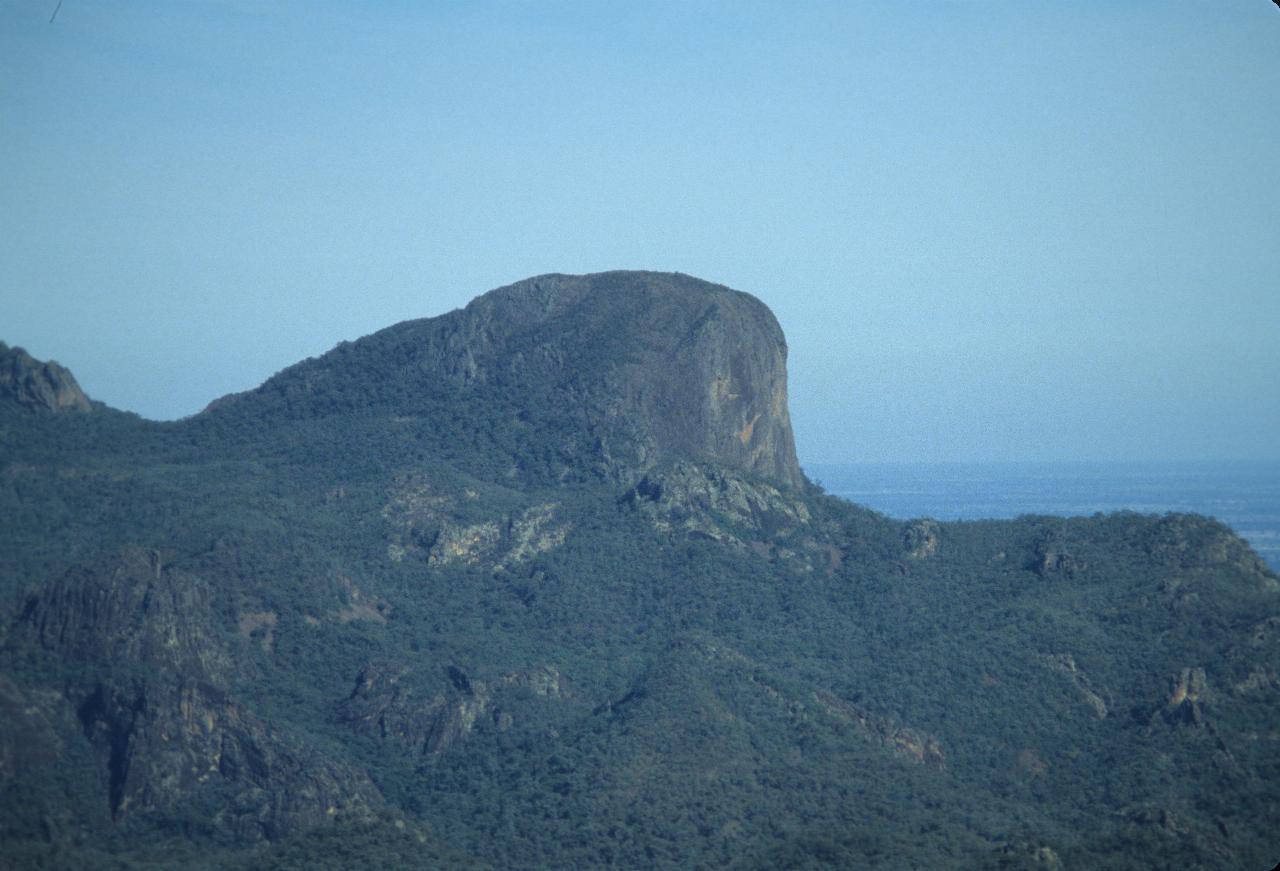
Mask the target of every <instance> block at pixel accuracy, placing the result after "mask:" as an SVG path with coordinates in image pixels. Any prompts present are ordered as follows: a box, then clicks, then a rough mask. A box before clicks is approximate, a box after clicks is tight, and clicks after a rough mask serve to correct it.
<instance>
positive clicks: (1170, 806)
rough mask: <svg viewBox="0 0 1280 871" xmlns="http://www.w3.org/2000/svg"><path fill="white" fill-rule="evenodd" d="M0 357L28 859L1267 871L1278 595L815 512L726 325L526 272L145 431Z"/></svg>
mask: <svg viewBox="0 0 1280 871" xmlns="http://www.w3.org/2000/svg"><path fill="white" fill-rule="evenodd" d="M0 352H2V353H3V354H4V355H5V356H4V357H2V358H0V364H2V365H3V367H4V369H3V371H5V372H13V373H15V374H14V375H13V376H6V377H5V378H4V380H0V511H2V512H3V514H2V516H3V517H5V519H6V522H5V523H4V524H2V525H0V602H2V603H4V608H5V610H4V612H3V614H2V615H0V805H2V806H3V808H2V809H3V814H0V851H2V852H3V855H4V856H5V858H6V860H7V862H8V864H9V865H11V866H13V867H33V868H34V867H39V868H71V867H75V868H81V867H101V866H111V867H126V868H127V867H140V868H141V867H172V866H174V865H177V864H183V865H186V866H189V867H192V868H226V867H245V868H249V867H253V868H259V867H277V868H293V867H298V868H303V867H305V868H326V867H333V868H339V867H341V868H348V867H430V868H439V867H493V868H512V867H521V868H542V867H548V868H552V867H554V868H561V867H603V866H610V865H612V866H620V867H644V868H664V867H669V868H686V867H695V866H696V867H733V868H776V867H833V866H834V867H884V868H912V867H920V868H923V867H929V868H934V867H957V868H983V867H987V868H1053V867H1060V868H1072V867H1088V868H1149V867H1153V866H1156V867H1162V866H1173V865H1175V864H1176V865H1178V866H1179V867H1202V868H1250V867H1257V868H1266V867H1270V866H1271V864H1274V861H1275V859H1276V858H1277V857H1276V855H1275V847H1274V846H1273V844H1272V839H1271V833H1272V832H1273V831H1275V829H1276V827H1277V824H1280V788H1278V787H1277V786H1276V784H1277V783H1280V777H1278V775H1280V770H1278V768H1277V765H1278V763H1280V756H1278V755H1277V753H1276V750H1275V748H1276V747H1277V746H1280V744H1278V743H1277V742H1280V731H1278V730H1277V729H1278V727H1277V724H1278V723H1280V679H1278V678H1277V675H1276V665H1275V663H1276V662H1277V659H1278V654H1280V579H1277V577H1276V576H1275V575H1274V574H1273V573H1272V572H1270V571H1269V570H1268V569H1267V568H1266V567H1265V566H1264V565H1263V564H1262V562H1261V561H1260V560H1259V559H1258V558H1257V555H1256V554H1255V553H1253V551H1251V550H1250V549H1249V547H1248V546H1247V545H1246V544H1245V543H1244V542H1243V541H1241V540H1240V539H1239V538H1238V537H1237V536H1236V535H1235V534H1234V533H1232V532H1231V530H1229V529H1228V528H1226V527H1225V526H1223V525H1221V524H1219V523H1217V522H1216V521H1213V520H1211V519H1208V518H1203V517H1199V516H1195V515H1165V516H1152V515H1139V514H1132V513H1121V514H1113V515H1105V516H1104V515H1097V516H1094V517H1090V518H1074V519H1061V518H1049V517H1022V518H1019V519H1017V520H1013V521H989V522H977V523H973V522H970V523H938V522H935V521H932V520H929V519H919V520H915V521H910V522H906V523H903V522H899V521H894V520H890V519H889V518H886V517H884V516H882V515H879V514H877V513H875V512H872V511H869V510H866V509H863V508H859V507H857V506H855V505H851V504H849V503H847V502H844V501H842V500H838V499H834V498H830V497H828V496H825V495H824V494H823V493H822V492H821V491H820V490H819V489H818V488H817V487H815V486H814V485H812V484H811V483H809V482H808V481H806V480H805V478H804V476H803V475H802V474H801V471H800V468H799V466H798V464H797V462H796V457H795V450H794V439H793V436H792V432H791V427H790V422H789V417H788V413H787V406H786V370H785V366H786V345H785V342H784V340H783V337H782V333H781V330H780V329H779V328H778V325H777V322H776V321H775V320H774V318H773V316H772V315H771V314H770V313H769V311H768V309H767V308H765V306H763V305H762V304H761V303H760V302H759V301H757V300H755V299H753V298H752V297H750V296H747V295H745V294H742V293H739V292H736V291H733V290H729V289H727V288H724V287H720V286H718V285H713V284H709V283H707V282H703V281H699V280H697V279H693V278H690V277H688V276H682V275H670V274H658V273H631V272H614V273H603V274H599V275H589V276H563V275H552V276H542V277H539V278H533V279H529V280H527V281H523V282H519V283H517V284H514V285H511V286H509V287H506V288H501V289H499V290H495V291H493V292H491V293H488V294H486V295H484V296H482V297H479V298H478V299H477V300H475V301H474V302H472V303H471V304H470V305H468V306H467V307H466V308H464V309H461V310H459V311H455V312H451V313H448V314H445V315H442V316H440V317H435V318H429V319H426V320H419V321H410V322H406V323H402V324H398V325H396V326H393V327H390V328H388V329H386V330H383V331H381V332H379V333H376V334H374V335H371V336H368V337H365V338H363V339H360V340H358V341H355V342H350V343H343V344H341V345H339V346H338V347H337V348H335V349H334V350H332V351H331V352H329V353H328V354H325V355H323V356H321V357H318V358H316V359H312V360H306V361H303V362H301V363H299V364H297V365H295V366H293V367H290V368H289V369H286V370H285V371H283V372H281V373H279V374H278V375H276V376H275V377H273V378H271V379H269V380H268V381H267V382H266V383H264V384H263V385H262V386H260V387H259V388H257V389H255V390H251V391H248V392H246V393H242V394H236V395H233V396H228V397H224V398H222V399H220V400H217V401H215V402H214V403H212V404H211V405H210V406H209V407H208V408H207V409H206V410H205V411H204V412H202V413H201V414H198V415H195V416H193V417H191V418H187V419H185V420H182V421H177V422H172V423H156V422H151V421H146V420H142V419H140V418H138V417H136V416H134V415H131V414H126V413H123V412H120V411H116V410H114V409H110V408H107V407H106V406H102V405H100V404H97V403H93V402H91V401H89V400H88V399H87V397H84V396H83V393H81V392H79V389H78V387H74V385H75V382H74V379H73V378H71V375H70V373H68V372H66V370H64V369H61V367H56V366H55V365H54V364H41V363H39V361H35V360H32V359H31V358H29V357H28V356H27V355H25V354H24V353H22V352H20V351H16V350H13V351H11V350H9V349H7V347H6V348H2V349H0ZM14 361H16V362H14ZM72 388H74V392H73V391H72ZM59 395H61V396H63V397H64V398H63V399H62V400H58V399H57V398H56V397H57V396H59ZM76 395H78V396H79V397H80V398H81V399H83V402H77V401H73V400H70V399H67V397H72V396H76ZM35 397H46V399H39V400H37V399H35ZM49 397H53V399H52V400H51V401H46V400H47V399H48V398H49ZM68 408H75V409H79V411H80V412H84V411H91V412H92V413H52V412H54V411H55V410H56V409H68Z"/></svg>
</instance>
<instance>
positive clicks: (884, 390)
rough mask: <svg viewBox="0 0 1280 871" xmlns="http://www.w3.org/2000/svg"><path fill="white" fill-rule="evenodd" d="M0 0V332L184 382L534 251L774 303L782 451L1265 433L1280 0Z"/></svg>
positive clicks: (1135, 444)
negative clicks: (786, 415)
mask: <svg viewBox="0 0 1280 871" xmlns="http://www.w3.org/2000/svg"><path fill="white" fill-rule="evenodd" d="M55 5H56V3H54V2H50V3H48V4H43V3H30V2H17V0H0V158H3V160H4V164H5V166H6V168H7V172H6V173H4V174H3V176H0V305H3V311H4V313H5V314H4V318H3V322H0V340H3V341H5V342H7V343H9V344H11V345H19V346H22V347H25V348H26V349H27V350H28V351H30V352H31V353H32V354H33V355H35V356H37V357H40V358H53V359H56V360H58V361H60V362H61V363H63V364H64V365H66V366H68V367H69V368H70V369H71V370H72V371H73V372H74V373H75V375H76V377H77V378H78V379H79V380H80V382H81V384H82V385H83V386H84V388H85V389H86V391H87V392H88V393H89V394H90V395H91V396H93V397H94V398H96V399H100V400H102V401H104V402H106V403H108V404H110V405H112V406H115V407H118V408H123V409H126V410H130V411H135V412H138V413H139V414H142V415H143V416H146V417H151V418H159V419H172V418H176V417H181V416H185V415H189V414H192V413H195V412H198V411H199V410H200V409H201V408H203V407H204V406H205V405H206V404H207V403H208V402H210V401H212V400H213V399H215V398H217V397H218V396H221V395H224V394H226V393H229V392H236V391H241V390H246V389H251V388H252V387H254V386H256V385H257V384H259V383H261V382H262V381H263V380H264V379H265V378H267V377H269V376H270V375H271V374H273V373H274V372H276V371H278V370H280V369H282V368H284V367H286V366H288V365H291V364H292V363H294V362H297V361H298V360H301V359H303V358H305V357H308V356H315V355H318V354H321V353H324V352H325V351H327V350H329V349H330V348H331V347H333V346H334V345H335V344H336V343H338V342H339V341H342V340H351V339H355V338H358V337H359V336H362V335H365V334H368V333H370V332H373V331H375V330H377V329H381V328H382V327H385V326H389V325H390V324H392V323H395V322H398V321H401V320H406V319H410V318H418V317H428V316H434V315H438V314H442V313H444V312H446V311H449V310H451V309H454V308H457V307H459V306H461V305H464V304H465V303H466V302H468V301H469V300H470V299H471V298H473V297H474V296H476V295H479V294H480V293H483V292H485V291H487V290H490V289H492V288H495V287H498V286H501V285H504V284H508V283H510V282H512V281H516V280H519V279H521V278H525V277H528V276H530V275H535V274H540V273H546V272H571V273H579V272H596V271H603V270H606V269H615V268H639V269H654V270H661V271H680V272H685V273H688V274H691V275H696V276H698V277H700V278H705V279H707V280H710V281H715V282H718V283H722V284H727V285H729V286H731V287H734V288H737V289H739V290H743V291H747V292H749V293H752V294H754V295H756V296H758V297H759V298H760V299H762V300H763V301H764V302H765V303H766V304H768V305H769V306H770V308H772V309H773V311H774V312H775V314H776V315H777V317H778V319H779V321H780V322H781V324H782V327H783V329H784V331H785V332H786V334H787V338H788V342H789V345H790V350H791V355H790V361H789V369H790V378H791V410H792V419H793V422H794V425H795V431H796V437H797V440H798V448H799V453H800V457H801V459H802V462H804V463H806V464H814V463H839V462H847V461H851V460H860V461H869V462H876V461H899V462H939V461H942V462H945V461H961V462H989V461H1002V460H1014V461H1032V462H1034V461H1079V460H1088V461H1126V460H1136V459H1150V460H1173V461H1176V460H1202V459H1203V460H1232V459H1236V460H1264V461H1269V460H1272V459H1274V458H1275V457H1276V456H1277V453H1278V452H1277V440H1276V438H1275V435H1274V433H1275V432H1276V431H1277V430H1278V429H1280V391H1277V390H1276V389H1275V384H1274V382H1275V373H1276V372H1278V371H1280V342H1278V341H1276V337H1277V336H1280V247H1278V246H1276V245H1275V244H1274V240H1273V239H1272V236H1273V235H1274V230H1275V228H1276V227H1277V226H1280V167H1278V166H1277V165H1276V162H1275V160H1274V157H1273V152H1274V143H1275V142H1278V141H1280V113H1277V112H1276V111H1275V109H1274V100H1275V97H1274V95H1275V93H1277V92H1278V91H1280V51H1277V50H1276V48H1277V43H1278V42H1280V11H1278V10H1277V9H1276V8H1275V6H1274V4H1271V3H1268V2H1263V0H1252V2H1227V3H1221V4H1213V5H1206V4H1199V3H1193V2H1185V3H1170V4H1159V5H1157V4H1101V3H1087V4H1077V5H1073V6H1071V7H1061V6H1054V5H1046V4H1025V3H1013V2H1007V3H1006V2H977V0H975V2H962V0H954V2H941V3H936V4H928V6H927V7H916V8H912V7H904V6H902V5H901V4H888V3H868V4H857V5H856V6H851V7H846V6H844V5H839V4H813V5H805V6H803V7H797V6H794V5H790V4H772V3H751V4H741V5H734V6H733V7H724V6H715V5H710V4H676V3H671V4H666V3H659V4H654V5H651V6H647V7H645V8H644V9H638V8H637V9H631V10H617V9H611V8H602V7H597V6H595V5H593V4H586V3H563V4H556V5H555V6H554V7H553V8H537V7H532V6H528V5H524V4H516V3H511V4H506V3H496V4H485V5H483V6H480V7H471V6H467V5H465V4H448V3H442V4H433V5H430V6H428V7H426V8H422V7H419V6H417V5H413V4H399V3H390V4H379V5H377V6H376V7H367V6H357V5H351V4H330V5H325V6H307V5H301V4H295V3H280V4H273V5H271V6H265V5H262V4H255V3H247V2H238V0H226V2H214V0H210V2H192V3H186V4H155V3H148V2H118V3H117V2H108V3H96V4H88V3H83V2H76V0H66V2H65V3H64V4H63V5H62V7H61V9H60V10H59V11H58V14H57V17H56V19H55V20H54V21H53V22H52V23H50V21H49V19H50V16H51V15H52V13H53V10H54V7H55Z"/></svg>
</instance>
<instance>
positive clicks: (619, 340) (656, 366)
mask: <svg viewBox="0 0 1280 871" xmlns="http://www.w3.org/2000/svg"><path fill="white" fill-rule="evenodd" d="M786 358H787V346H786V341H785V339H784V338H783V335H782V329H781V328H780V327H779V326H778V322H777V320H776V319H775V318H774V316H773V313H772V312H770V311H769V309H768V307H767V306H765V305H764V304H763V303H762V302H760V301H759V300H758V299H756V298H754V297H752V296H750V295H748V294H745V293H741V292H739V291H735V290H731V289H729V288H727V287H724V286H722V285H717V284H712V283H710V282H707V281H702V280H700V279H697V278H693V277H691V276H688V275H682V274H679V273H658V272H602V273H597V274H593V275H560V274H551V275H541V276H537V277H534V278H528V279H525V280H524V281H519V282H516V283H515V284H511V285H508V286H506V287H501V288H498V289H496V290H493V291H490V292H489V293H486V294H484V295H482V296H480V297H477V298H476V299H474V300H472V302H471V303H470V304H468V305H467V306H466V307H465V308H462V309H458V310H456V311H452V312H449V313H448V314H444V315H441V316H439V317H434V318H427V319H422V320H414V321H405V322H403V323H399V324H396V325H394V326H392V327H388V328H387V329H384V330H381V331H379V332H377V333H374V334H373V335H370V336H366V337H364V338H362V339H359V340H357V341H355V342H350V343H343V344H342V345H339V346H338V347H337V348H335V349H334V350H333V351H331V352H329V353H328V354H325V355H324V356H322V357H320V358H317V359H314V360H307V361H304V362H302V363H299V364H298V365H296V366H293V367H291V368H289V369H286V370H285V371H284V372H281V373H280V374H279V375H277V376H275V377H274V378H272V379H270V380H268V381H267V382H266V383H265V384H263V385H262V387H260V388H258V389H257V390H256V391H252V392H251V393H250V394H247V395H241V396H234V397H227V398H226V399H224V400H219V401H217V402H215V403H214V404H213V405H212V406H210V409H209V410H208V411H209V412H212V413H215V414H217V413H222V412H223V411H224V410H225V409H227V408H229V407H233V406H237V405H240V404H241V403H243V402H245V401H249V402H263V403H268V404H269V405H271V406H272V407H273V409H274V413H286V414H288V415H291V416H299V415H308V416H309V415H314V414H323V413H329V412H330V411H331V410H333V409H334V408H337V407H343V406H345V405H353V404H355V403H359V404H360V406H361V407H363V408H365V409H375V410H377V409H381V411H382V413H390V414H392V415H395V416H403V415H406V414H412V413H413V408H414V406H415V403H419V404H421V400H422V398H423V397H437V398H439V399H442V400H444V399H447V402H443V401H442V402H440V403H437V405H436V407H437V408H446V407H447V408H456V407H458V403H463V404H465V403H467V402H469V401H472V400H474V401H475V402H480V403H486V402H487V403H488V404H489V406H490V407H503V408H511V409H513V410H514V411H515V414H516V417H517V418H518V419H519V420H520V421H521V422H522V424H521V425H525V424H528V423H529V422H530V421H534V422H539V423H540V424H542V425H543V430H542V431H544V432H549V433H557V436H556V438H557V439H558V440H559V442H560V444H559V446H558V447H557V450H560V451H561V453H562V454H563V455H564V456H565V457H568V458H571V459H570V460H566V462H567V463H569V464H570V465H577V466H578V467H579V468H580V469H581V468H588V467H589V468H592V469H595V470H597V471H603V472H604V473H605V474H608V475H610V476H612V477H615V478H619V479H624V480H629V481H632V482H634V481H635V480H638V478H639V477H640V476H642V475H643V474H644V473H645V472H646V471H648V470H649V469H651V468H653V467H655V466H659V465H662V464H664V463H666V462H670V461H675V460H683V459H693V460H703V461H709V462H713V463H717V464H720V465H724V466H727V467H730V468H735V469H739V470H742V471H745V472H748V473H750V474H755V475H759V476H761V477H764V478H767V479H770V480H772V481H775V482H778V483H781V484H783V485H784V486H787V487H799V486H801V485H802V483H803V481H804V477H803V475H802V473H801V471H800V466H799V463H798V462H797V460H796V454H795V441H794V437H793V435H792V431H791V421H790V416H789V413H788V409H787V376H786ZM273 397H274V398H275V400H274V401H273ZM420 413H427V412H420Z"/></svg>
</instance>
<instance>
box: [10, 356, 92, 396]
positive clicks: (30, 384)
mask: <svg viewBox="0 0 1280 871" xmlns="http://www.w3.org/2000/svg"><path fill="white" fill-rule="evenodd" d="M2 400H9V401H11V402H16V403H17V404H18V405H21V406H23V407H25V408H29V409H31V410H33V411H92V410H93V404H92V403H90V402H89V397H88V396H86V395H85V393H84V391H83V390H81V389H80V385H79V384H77V383H76V379H75V378H74V377H73V376H72V374H71V372H70V371H68V370H67V369H66V368H64V367H62V366H59V365H58V364H57V363H54V362H48V363H45V362H41V361H40V360H37V359H36V358H35V357H32V356H31V355H30V354H28V353H27V352H26V351H24V350H23V349H22V348H10V347H9V346H8V345H6V344H5V343H4V342H0V401H2Z"/></svg>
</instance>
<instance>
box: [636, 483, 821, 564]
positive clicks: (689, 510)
mask: <svg viewBox="0 0 1280 871" xmlns="http://www.w3.org/2000/svg"><path fill="white" fill-rule="evenodd" d="M623 501H624V502H625V503H627V504H630V505H632V506H634V507H636V508H637V509H639V510H640V511H643V512H644V513H645V514H647V515H648V516H649V517H650V518H651V519H652V521H653V523H654V524H655V526H657V527H658V528H659V529H661V530H663V531H664V532H670V531H681V532H684V533H686V534H688V535H692V536H695V537H702V538H709V539H712V540H715V541H724V542H729V543H732V544H739V545H740V544H743V543H744V542H745V541H747V540H760V539H769V538H775V537H778V536H780V535H785V534H786V533H788V532H792V531H794V530H796V529H799V528H800V527H802V526H804V525H805V524H807V523H808V522H809V520H810V516H809V509H808V508H807V507H806V506H805V503H804V501H803V500H802V499H799V498H797V497H796V496H795V494H793V493H791V492H789V491H787V490H784V489H779V488H778V487H776V486H773V485H772V484H769V483H767V482H765V481H759V480H755V481H753V480H750V479H747V478H744V477H743V476H741V475H737V474H734V473H733V472H730V471H727V470H725V469H724V468H721V467H717V466H710V465H699V464H695V463H676V464H674V465H673V466H671V467H669V468H666V469H663V470H661V471H654V472H651V473H649V474H647V475H645V476H644V478H642V479H641V480H640V482H639V483H637V484H636V486H635V487H633V488H632V489H630V490H629V491H627V493H626V494H625V495H624V496H623Z"/></svg>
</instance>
